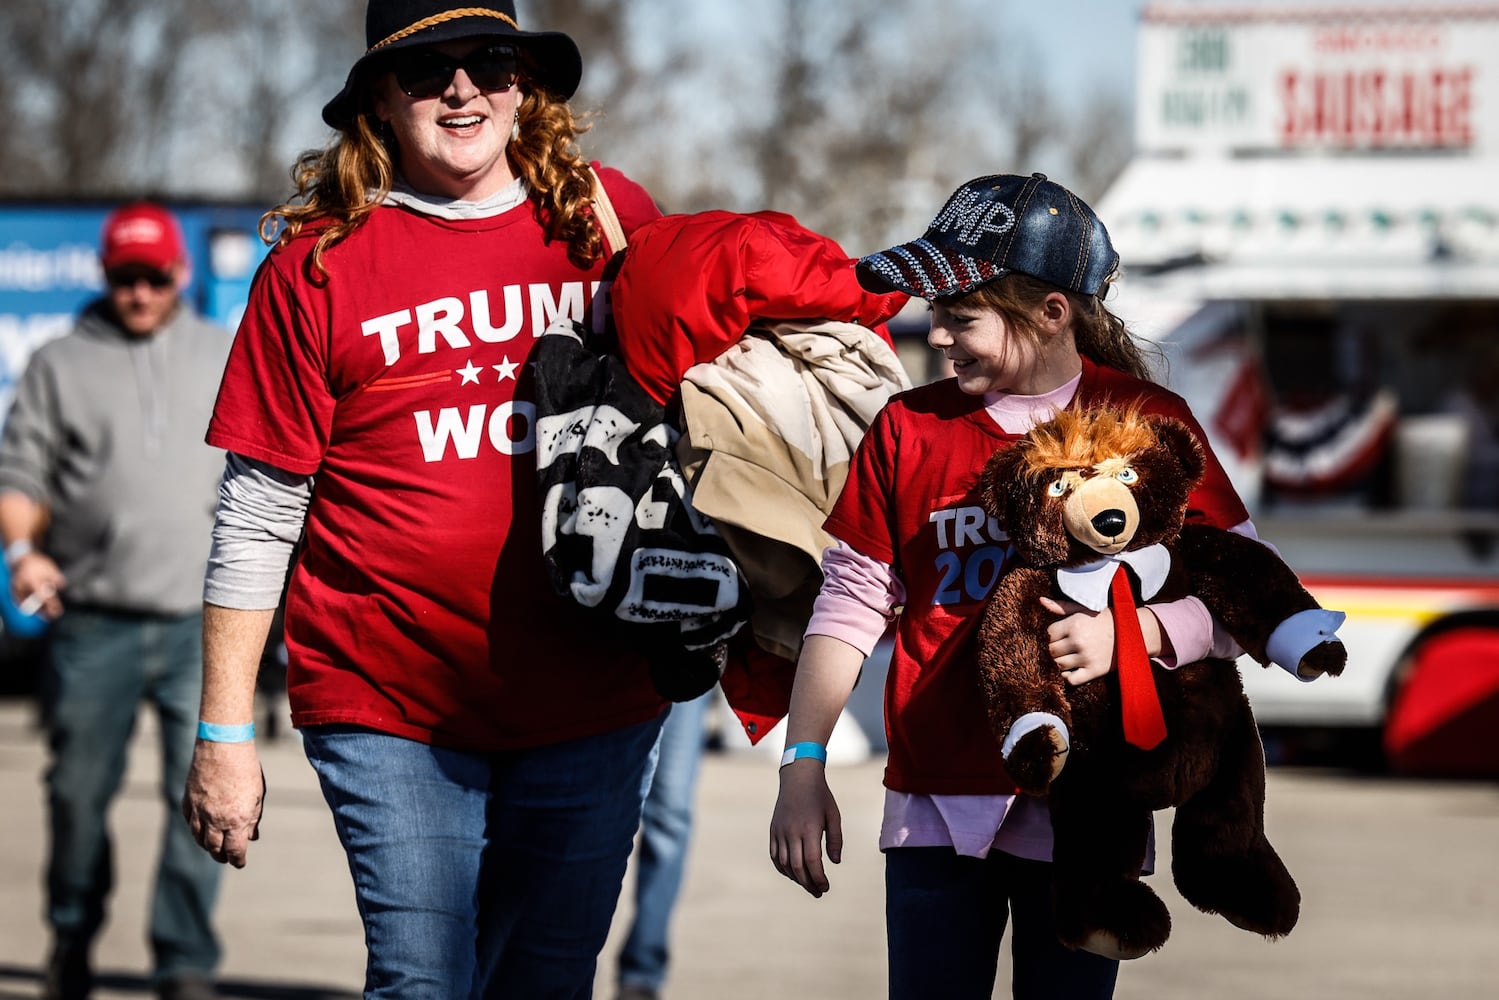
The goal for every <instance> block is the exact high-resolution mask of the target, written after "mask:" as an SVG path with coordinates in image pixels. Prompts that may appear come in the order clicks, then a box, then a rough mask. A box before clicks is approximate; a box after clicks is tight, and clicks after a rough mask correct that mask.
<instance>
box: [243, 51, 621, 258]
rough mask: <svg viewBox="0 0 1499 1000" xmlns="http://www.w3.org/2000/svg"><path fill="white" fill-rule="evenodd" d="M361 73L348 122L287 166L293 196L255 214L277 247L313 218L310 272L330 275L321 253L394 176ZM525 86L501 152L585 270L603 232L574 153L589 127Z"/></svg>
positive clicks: (387, 142) (598, 251)
mask: <svg viewBox="0 0 1499 1000" xmlns="http://www.w3.org/2000/svg"><path fill="white" fill-rule="evenodd" d="M374 81H375V78H373V77H367V78H366V80H365V81H364V86H363V88H362V91H361V95H360V98H359V108H358V111H357V112H356V114H355V115H354V119H353V121H352V122H351V123H350V124H348V125H347V126H345V127H344V128H343V129H342V130H340V132H339V134H338V135H337V136H336V137H335V138H334V139H333V141H332V142H331V143H330V144H329V145H328V146H327V147H326V148H324V149H314V150H308V151H307V152H305V153H303V154H302V155H301V156H299V157H298V158H297V161H296V163H295V164H293V166H292V171H291V176H292V182H293V183H294V184H295V186H296V194H295V195H293V196H292V197H291V198H290V199H289V200H288V201H287V202H285V203H284V204H281V205H278V206H277V207H275V208H273V209H271V210H270V211H269V212H267V213H266V214H265V215H263V216H261V219H260V236H261V238H262V239H263V240H265V241H266V242H267V243H275V244H277V245H281V246H284V245H286V244H287V243H290V242H291V241H292V240H294V239H296V238H297V236H298V235H299V234H300V233H301V232H302V231H303V229H304V228H306V227H307V226H309V225H310V224H312V223H322V222H326V223H327V224H326V225H322V226H320V227H319V228H318V230H317V243H316V245H315V246H314V247H313V250H312V255H311V259H310V270H311V277H312V279H313V280H314V281H316V282H318V283H323V282H326V281H327V280H328V279H329V277H330V276H329V274H328V271H327V269H326V268H325V267H324V265H323V258H324V254H325V253H326V252H327V251H328V249H329V248H330V247H332V246H334V245H335V244H337V243H339V242H341V241H343V240H345V239H348V237H349V236H350V235H352V234H353V233H354V231H355V230H357V229H358V228H359V227H360V226H362V225H363V224H364V221H365V220H366V219H367V218H369V215H370V213H371V212H373V211H374V210H375V208H376V207H377V206H379V205H380V203H381V202H383V201H384V200H385V196H386V195H387V194H389V193H390V189H391V185H392V184H393V183H394V181H395V175H396V167H395V153H396V147H395V139H394V137H393V136H392V135H391V134H390V131H389V129H388V128H386V127H384V125H383V124H382V123H381V122H380V120H379V118H378V117H376V115H375V110H374V100H373V98H372V96H371V92H372V88H373V86H374ZM516 86H520V87H522V88H523V89H524V91H525V96H524V97H523V98H522V99H521V103H520V108H519V117H518V119H517V124H518V125H519V126H520V137H519V138H518V139H513V140H511V142H510V144H509V146H508V148H507V149H506V151H505V153H506V156H508V157H509V159H510V166H511V169H512V170H513V171H514V172H515V173H516V175H517V176H519V177H520V178H521V179H522V180H524V181H525V183H526V185H527V186H528V188H529V189H530V197H531V201H532V204H533V206H534V208H535V211H536V213H537V218H538V219H540V220H541V222H542V224H543V225H544V226H545V227H546V233H547V238H548V239H549V240H562V241H563V242H565V243H566V244H567V256H568V259H569V260H571V261H572V262H573V263H574V264H575V265H577V266H578V267H580V268H587V267H590V266H592V264H593V263H594V262H595V261H596V260H598V259H599V258H600V257H601V256H603V238H602V236H601V235H600V233H599V230H598V227H597V226H596V225H595V224H594V220H593V209H592V205H593V178H592V175H591V174H590V172H589V169H588V162H587V161H586V160H584V159H583V156H582V154H581V153H580V152H579V151H578V147H577V137H578V136H579V135H580V134H582V133H583V132H585V131H587V129H588V126H587V125H586V124H584V123H582V122H580V121H578V119H577V118H575V117H574V116H573V113H572V109H571V108H570V107H569V106H568V104H567V102H566V101H563V100H560V99H558V98H556V97H554V96H553V95H552V94H551V93H550V92H548V91H547V90H546V89H544V88H542V87H540V86H536V85H532V84H528V83H527V82H526V77H525V75H524V73H523V75H522V78H521V80H520V81H519V82H517V84H516Z"/></svg>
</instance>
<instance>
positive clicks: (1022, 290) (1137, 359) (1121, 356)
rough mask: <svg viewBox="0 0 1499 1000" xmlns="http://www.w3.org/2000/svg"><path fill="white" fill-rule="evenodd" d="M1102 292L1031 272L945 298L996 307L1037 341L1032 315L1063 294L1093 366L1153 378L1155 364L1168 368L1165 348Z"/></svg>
mask: <svg viewBox="0 0 1499 1000" xmlns="http://www.w3.org/2000/svg"><path fill="white" fill-rule="evenodd" d="M1108 287H1109V286H1108V284H1105V285H1104V288H1103V290H1102V291H1107V289H1108ZM1102 291H1101V292H1100V294H1098V295H1083V294H1081V293H1079V292H1071V291H1068V290H1067V289H1065V288H1059V287H1058V286H1056V285H1053V284H1050V283H1049V282H1045V281H1042V280H1041V279H1039V278H1032V277H1031V276H1030V275H1028V274H1007V275H1005V276H1004V277H1003V278H1000V279H998V280H997V281H991V282H989V283H988V284H984V285H980V286H979V287H977V288H975V289H974V290H973V291H971V292H968V293H966V294H963V295H956V296H953V297H951V298H950V299H943V300H942V301H944V302H949V303H952V304H957V303H963V304H965V305H968V304H971V305H974V306H979V307H983V308H988V309H993V310H994V311H995V312H997V313H999V314H1000V315H1001V316H1003V317H1004V320H1005V323H1006V324H1007V325H1008V326H1009V327H1010V328H1011V329H1013V330H1017V331H1021V332H1022V333H1023V334H1024V335H1025V336H1027V337H1031V338H1033V339H1038V338H1039V337H1040V336H1041V331H1040V330H1038V329H1036V326H1035V324H1034V322H1033V321H1032V319H1031V317H1032V316H1034V315H1035V313H1036V311H1037V310H1039V309H1040V308H1041V304H1042V302H1044V301H1045V299H1046V296H1048V295H1050V294H1051V293H1052V292H1060V293H1061V294H1063V295H1065V296H1067V301H1068V302H1069V303H1070V304H1071V306H1072V315H1073V324H1072V333H1073V338H1074V340H1075V341H1076V342H1077V352H1078V353H1079V354H1081V355H1083V356H1084V357H1085V358H1087V359H1088V360H1090V361H1092V362H1093V363H1094V364H1099V365H1103V366H1105V367H1107V368H1113V369H1115V370H1117V371H1121V372H1124V373H1125V374H1127V375H1133V376H1135V377H1136V378H1141V379H1147V380H1154V379H1155V378H1156V366H1157V365H1159V366H1161V367H1162V368H1164V364H1165V358H1164V355H1163V354H1162V353H1161V350H1160V348H1159V347H1157V346H1156V345H1154V344H1150V345H1149V346H1148V347H1147V346H1146V345H1145V343H1144V342H1142V341H1140V340H1139V339H1138V338H1137V337H1135V336H1134V335H1133V334H1132V333H1130V332H1129V328H1128V327H1126V326H1125V325H1124V321H1123V320H1122V319H1120V318H1119V317H1118V316H1115V315H1114V314H1113V313H1112V312H1110V311H1109V307H1108V306H1106V305H1104V301H1103V294H1102ZM1153 362H1154V364H1153ZM1162 374H1164V371H1163V372H1162Z"/></svg>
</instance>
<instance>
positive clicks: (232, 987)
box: [0, 965, 359, 1000]
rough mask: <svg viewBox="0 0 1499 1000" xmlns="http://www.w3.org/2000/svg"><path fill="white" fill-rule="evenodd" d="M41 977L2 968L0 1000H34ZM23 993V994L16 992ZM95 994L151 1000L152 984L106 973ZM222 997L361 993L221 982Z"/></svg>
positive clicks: (275, 999)
mask: <svg viewBox="0 0 1499 1000" xmlns="http://www.w3.org/2000/svg"><path fill="white" fill-rule="evenodd" d="M41 978H42V973H41V970H40V969H39V968H37V969H31V968H26V967H25V966H20V965H0V1000H31V998H34V997H36V996H37V995H38V993H39V991H40V990H41ZM17 989H22V990H24V992H17ZM94 989H95V991H96V992H102V991H107V992H110V993H124V994H132V995H134V994H139V995H140V996H143V997H148V996H151V995H152V994H151V980H150V979H149V978H148V977H146V976H139V975H129V974H126V973H115V972H108V971H103V972H99V973H97V974H96V975H95V976H94ZM218 989H219V996H220V997H222V998H224V1000H358V997H359V994H358V993H351V992H349V991H348V990H341V989H335V988H333V987H330V986H317V985H310V984H297V983H268V982H263V981H258V980H245V979H220V980H219V981H218Z"/></svg>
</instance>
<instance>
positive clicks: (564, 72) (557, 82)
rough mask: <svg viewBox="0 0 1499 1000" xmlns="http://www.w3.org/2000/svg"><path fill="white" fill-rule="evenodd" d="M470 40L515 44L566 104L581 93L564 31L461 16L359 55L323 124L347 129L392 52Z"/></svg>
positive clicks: (575, 54) (578, 69)
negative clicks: (364, 90) (371, 77)
mask: <svg viewBox="0 0 1499 1000" xmlns="http://www.w3.org/2000/svg"><path fill="white" fill-rule="evenodd" d="M467 38H498V39H503V40H505V41H508V42H513V43H514V44H515V45H516V47H518V48H520V49H522V50H523V51H525V52H526V53H528V54H529V55H530V56H531V58H530V60H529V65H528V72H529V73H530V75H531V77H532V78H533V79H534V80H535V81H536V82H537V83H539V84H540V85H541V86H542V87H544V88H546V89H547V90H548V91H550V92H551V93H553V94H555V95H556V96H557V97H560V98H561V99H562V100H564V101H565V100H567V99H568V98H570V97H572V96H573V94H575V93H577V90H578V83H579V81H581V80H582V79H583V56H582V54H581V53H580V52H579V51H578V45H577V43H576V42H574V41H573V40H572V38H571V37H570V36H568V35H566V34H564V33H563V32H560V31H517V30H516V29H515V28H512V27H510V25H508V24H506V23H505V22H504V21H501V20H499V19H497V18H493V17H486V16H475V17H460V18H454V19H453V20H451V21H443V22H442V23H440V24H434V25H432V26H430V27H428V28H424V29H422V30H421V31H415V32H412V33H411V34H409V35H406V36H405V37H403V38H400V39H398V40H396V41H394V42H390V43H389V44H387V45H382V46H380V47H379V48H377V49H371V50H369V51H368V52H366V53H365V54H364V55H362V56H360V57H359V59H358V61H357V62H355V63H354V65H353V67H352V68H350V70H349V76H348V78H347V79H346V80H345V81H344V87H343V90H340V91H339V92H338V94H337V96H335V97H334V98H333V100H331V101H329V102H328V103H327V104H325V105H323V121H324V122H326V123H327V124H328V125H329V127H331V128H336V129H343V128H344V127H345V126H347V125H348V124H349V123H350V122H352V121H353V120H354V116H355V115H356V114H358V113H359V91H360V88H361V87H363V86H364V85H365V83H366V76H367V73H368V71H369V70H370V69H371V68H372V67H374V66H376V65H378V64H379V61H380V60H381V59H383V58H385V57H386V56H387V55H389V54H390V53H392V52H399V51H401V50H402V49H411V48H417V47H419V46H423V45H436V44H438V43H440V42H452V41H457V40H459V39H467Z"/></svg>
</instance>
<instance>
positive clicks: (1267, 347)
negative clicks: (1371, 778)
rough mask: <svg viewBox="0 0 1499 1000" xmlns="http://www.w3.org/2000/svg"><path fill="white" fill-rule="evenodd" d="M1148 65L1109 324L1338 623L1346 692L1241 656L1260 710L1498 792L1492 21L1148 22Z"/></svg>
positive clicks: (1497, 136)
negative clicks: (1130, 338) (1148, 353)
mask: <svg viewBox="0 0 1499 1000" xmlns="http://www.w3.org/2000/svg"><path fill="white" fill-rule="evenodd" d="M1340 12H1342V13H1343V14H1346V16H1341V14H1340ZM1138 52H1139V58H1138V65H1139V86H1138V92H1137V128H1136V145H1137V150H1138V152H1137V155H1136V158H1135V159H1134V160H1133V161H1132V162H1131V163H1130V165H1129V166H1128V167H1127V168H1126V169H1125V171H1124V173H1123V174H1122V175H1121V176H1120V178H1119V179H1118V180H1117V181H1116V182H1115V184H1114V185H1113V186H1112V187H1111V189H1110V190H1109V191H1108V192H1107V194H1106V195H1105V196H1104V197H1103V198H1101V199H1099V201H1098V203H1097V204H1096V205H1095V207H1096V208H1097V209H1098V212H1099V215H1100V216H1101V217H1102V218H1103V219H1104V220H1105V222H1106V223H1107V225H1108V226H1109V229H1110V233H1111V234H1112V235H1113V237H1114V242H1115V245H1116V248H1117V249H1118V250H1119V252H1120V254H1121V255H1122V257H1123V260H1124V262H1125V268H1126V269H1125V272H1124V276H1123V278H1122V280H1121V281H1120V283H1119V287H1118V292H1117V295H1116V296H1115V297H1114V298H1112V299H1111V301H1110V304H1111V306H1112V307H1113V308H1114V309H1115V311H1116V312H1117V313H1119V314H1120V315H1122V316H1123V317H1124V318H1125V319H1126V320H1127V321H1129V322H1130V323H1131V325H1132V327H1133V328H1134V329H1135V330H1136V331H1137V332H1140V333H1143V334H1145V335H1147V336H1149V337H1152V338H1154V339H1156V340H1157V341H1158V342H1159V343H1161V344H1162V345H1163V346H1164V347H1165V349H1166V352H1167V354H1168V356H1169V358H1170V362H1171V371H1170V378H1169V380H1168V381H1169V384H1170V385H1171V386H1172V388H1174V389H1176V390H1177V391H1178V392H1180V393H1182V394H1183V395H1184V396H1186V397H1187V398H1188V400H1189V401H1190V402H1191V403H1192V406H1193V409H1194V411H1195V412H1196V413H1197V415H1198V417H1199V419H1201V421H1202V423H1203V424H1204V426H1205V427H1206V428H1207V429H1208V432H1209V435H1210V437H1212V439H1213V444H1214V449H1215V451H1216V452H1217V453H1218V455H1219V457H1220V458H1222V459H1223V460H1224V463H1225V465H1227V466H1228V467H1229V471H1230V474H1231V475H1232V476H1233V477H1234V479H1235V482H1236V485H1238V486H1239V488H1240V492H1241V493H1242V494H1243V495H1244V497H1245V499H1246V501H1248V502H1249V503H1250V505H1251V509H1252V511H1253V514H1254V519H1255V523H1256V525H1257V527H1258V528H1259V530H1260V533H1261V535H1262V536H1263V537H1265V538H1266V539H1267V540H1268V541H1270V542H1271V543H1273V544H1274V545H1275V546H1276V547H1277V548H1278V549H1279V550H1280V551H1281V553H1282V555H1284V556H1285V557H1286V559H1287V561H1288V562H1290V563H1291V565H1292V566H1293V567H1294V568H1296V570H1297V571H1298V573H1299V574H1300V575H1301V576H1302V578H1303V580H1304V582H1305V583H1306V585H1307V587H1308V589H1310V590H1311V592H1312V593H1313V594H1314V595H1315V596H1316V597H1317V598H1318V600H1319V601H1321V603H1322V604H1323V605H1324V606H1327V607H1332V608H1338V609H1340V610H1343V611H1346V612H1347V613H1348V620H1347V622H1346V624H1345V625H1344V626H1343V628H1342V629H1341V630H1340V634H1341V636H1342V638H1343V640H1344V642H1345V643H1346V645H1347V647H1348V669H1347V671H1346V672H1345V673H1344V675H1343V676H1342V677H1339V678H1325V679H1322V680H1318V681H1316V682H1315V683H1311V684H1303V683H1300V682H1298V681H1296V680H1295V679H1293V678H1292V677H1290V676H1289V675H1287V674H1285V673H1283V672H1282V671H1280V670H1277V669H1273V668H1272V669H1269V670H1262V669H1260V668H1259V667H1258V666H1257V665H1255V664H1252V663H1250V662H1249V661H1248V660H1247V658H1246V659H1245V660H1244V661H1242V664H1241V671H1242V673H1243V675H1244V680H1245V687H1246V689H1247V691H1248V693H1249V696H1250V700H1251V702H1252V703H1253V706H1254V710H1255V714H1256V716H1257V717H1258V719H1259V720H1260V722H1261V724H1262V726H1267V727H1272V726H1294V727H1301V728H1306V727H1314V728H1316V729H1317V730H1320V731H1322V732H1324V733H1326V732H1336V731H1342V732H1346V733H1355V732H1362V733H1370V732H1380V733H1382V736H1383V739H1384V742H1385V744H1386V746H1387V748H1388V749H1389V750H1390V751H1391V755H1392V759H1393V760H1394V762H1395V764H1396V765H1397V766H1401V765H1402V764H1404V765H1408V766H1409V768H1410V769H1445V768H1443V767H1442V765H1443V762H1444V761H1447V760H1450V759H1451V758H1453V757H1457V756H1464V757H1468V758H1470V759H1471V758H1473V757H1476V758H1477V763H1476V764H1470V765H1469V768H1470V770H1474V771H1476V773H1488V774H1494V773H1499V749H1493V747H1495V746H1499V741H1495V740H1493V739H1492V738H1491V733H1489V734H1487V735H1488V736H1489V738H1480V737H1481V736H1483V735H1485V734H1483V733H1482V728H1481V727H1482V725H1490V726H1491V725H1493V724H1494V721H1493V720H1495V719H1496V718H1499V184H1496V183H1495V179H1496V178H1499V4H1489V5H1469V6H1466V7H1464V8H1463V9H1462V10H1461V11H1459V10H1457V8H1441V9H1434V10H1433V9H1420V8H1418V7H1416V6H1414V5H1406V6H1400V7H1395V6H1369V7H1367V8H1362V9H1359V8H1339V7H1334V6H1329V5H1327V4H1318V5H1316V6H1315V8H1306V9H1301V8H1297V7H1294V6H1287V5H1280V6H1277V7H1274V8H1266V9H1264V10H1263V11H1262V12H1260V13H1256V8H1246V7H1244V6H1243V5H1242V4H1237V5H1235V6H1234V7H1233V8H1225V7H1214V6H1212V5H1205V4H1198V5H1193V6H1190V7H1188V6H1170V5H1151V6H1149V7H1147V8H1145V11H1144V13H1143V14H1142V20H1141V29H1140V39H1139V47H1138ZM1457 637H1460V638H1462V640H1463V642H1462V643H1456V642H1455V641H1454V639H1455V638H1457ZM1459 655H1460V656H1461V657H1463V660H1464V662H1462V663H1460V664H1455V663H1453V662H1451V660H1452V658H1453V657H1454V656H1459ZM1453 670H1458V671H1459V673H1458V674H1456V675H1454V676H1460V677H1461V678H1462V683H1461V684H1453V683H1452V682H1451V681H1450V680H1448V679H1447V674H1446V673H1444V672H1446V671H1453ZM1455 688H1461V690H1460V691H1456V692H1455V693H1453V694H1452V695H1451V697H1449V695H1448V694H1447V693H1446V692H1449V691H1452V690H1453V689H1455ZM1444 698H1445V699H1447V700H1448V701H1450V704H1442V705H1438V704H1437V703H1436V702H1437V701H1440V700H1442V699H1444ZM1434 699H1435V700H1434ZM1411 705H1416V706H1417V708H1416V709H1410V707H1409V706H1411ZM1402 711H1404V712H1406V714H1407V716H1408V715H1409V712H1410V711H1419V714H1420V715H1421V718H1420V719H1419V721H1417V722H1412V721H1411V720H1410V718H1405V719H1397V718H1395V717H1394V716H1395V715H1398V714H1399V713H1401V712H1402ZM1392 713H1393V714H1392ZM1485 713H1486V714H1485ZM1484 719H1488V720H1490V721H1488V722H1482V720H1484ZM1392 727H1403V728H1401V730H1400V731H1399V732H1394V731H1392ZM1412 727H1414V728H1412ZM1475 727H1476V728H1475ZM1423 743H1424V744H1426V746H1425V748H1423V746H1422V745H1419V744H1423ZM1453 765H1454V766H1453V769H1454V770H1462V767H1461V766H1460V765H1457V764H1456V762H1453Z"/></svg>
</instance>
